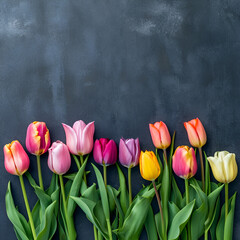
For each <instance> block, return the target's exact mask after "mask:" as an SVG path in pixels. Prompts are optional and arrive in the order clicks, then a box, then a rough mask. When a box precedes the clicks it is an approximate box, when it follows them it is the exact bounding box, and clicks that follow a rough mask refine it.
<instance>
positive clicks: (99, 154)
mask: <svg viewBox="0 0 240 240" xmlns="http://www.w3.org/2000/svg"><path fill="white" fill-rule="evenodd" d="M93 158H94V160H95V162H96V163H98V164H101V165H102V166H103V171H104V183H105V186H107V169H106V167H107V166H108V165H112V164H115V163H116V161H117V146H116V143H115V142H114V141H113V140H109V139H108V138H100V139H99V140H96V141H95V143H94V148H93Z"/></svg>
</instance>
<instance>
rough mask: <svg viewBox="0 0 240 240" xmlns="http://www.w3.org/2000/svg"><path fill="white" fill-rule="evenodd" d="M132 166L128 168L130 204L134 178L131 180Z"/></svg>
mask: <svg viewBox="0 0 240 240" xmlns="http://www.w3.org/2000/svg"><path fill="white" fill-rule="evenodd" d="M131 168H132V167H131V166H130V167H129V168H128V191H129V205H131V203H132V180H131Z"/></svg>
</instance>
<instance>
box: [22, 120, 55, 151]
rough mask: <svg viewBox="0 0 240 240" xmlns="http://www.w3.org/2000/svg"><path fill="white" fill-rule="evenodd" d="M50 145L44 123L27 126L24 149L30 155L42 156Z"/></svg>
mask: <svg viewBox="0 0 240 240" xmlns="http://www.w3.org/2000/svg"><path fill="white" fill-rule="evenodd" d="M50 144H51V140H50V135H49V130H48V128H47V126H46V123H45V122H37V121H35V122H33V123H31V124H30V125H29V126H28V129H27V136H26V147H27V150H28V151H29V152H30V153H31V154H34V155H42V154H44V153H45V152H46V151H47V150H48V148H49V147H50Z"/></svg>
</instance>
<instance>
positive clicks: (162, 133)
mask: <svg viewBox="0 0 240 240" xmlns="http://www.w3.org/2000/svg"><path fill="white" fill-rule="evenodd" d="M149 129H150V133H151V137H152V141H153V144H154V146H155V147H156V148H159V149H166V148H168V147H169V146H170V144H171V136H170V134H169V131H168V128H167V125H166V124H165V123H164V122H155V123H154V124H149Z"/></svg>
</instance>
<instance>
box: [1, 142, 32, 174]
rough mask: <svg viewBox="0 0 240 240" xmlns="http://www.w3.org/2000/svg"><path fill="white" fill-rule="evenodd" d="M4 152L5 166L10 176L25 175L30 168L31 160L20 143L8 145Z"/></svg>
mask: <svg viewBox="0 0 240 240" xmlns="http://www.w3.org/2000/svg"><path fill="white" fill-rule="evenodd" d="M3 151H4V165H5V168H6V170H7V171H8V172H9V173H10V174H14V175H18V176H20V175H23V174H24V173H25V172H26V171H27V170H28V168H29V164H30V160H29V157H28V155H27V153H26V152H25V150H24V149H23V147H22V145H21V144H20V143H19V141H12V142H11V143H9V144H6V145H5V146H4V148H3Z"/></svg>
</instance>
